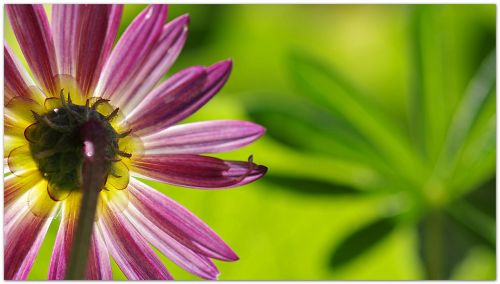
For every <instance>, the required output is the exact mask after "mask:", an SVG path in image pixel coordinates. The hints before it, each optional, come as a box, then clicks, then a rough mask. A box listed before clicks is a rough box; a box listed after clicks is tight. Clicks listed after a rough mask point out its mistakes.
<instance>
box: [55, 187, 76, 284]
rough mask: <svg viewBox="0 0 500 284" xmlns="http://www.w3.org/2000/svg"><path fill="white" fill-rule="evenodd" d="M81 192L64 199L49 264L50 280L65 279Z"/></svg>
mask: <svg viewBox="0 0 500 284" xmlns="http://www.w3.org/2000/svg"><path fill="white" fill-rule="evenodd" d="M80 196H81V195H79V194H71V195H70V196H69V197H68V198H67V199H66V200H64V202H63V205H62V212H61V223H60V225H59V230H58V231H57V237H56V241H55V244H54V249H53V251H52V257H51V259H50V265H49V280H63V279H64V277H65V276H66V268H67V264H68V261H69V254H70V251H71V244H72V242H73V237H74V233H75V226H76V221H77V218H78V208H79V206H80V200H81V199H80Z"/></svg>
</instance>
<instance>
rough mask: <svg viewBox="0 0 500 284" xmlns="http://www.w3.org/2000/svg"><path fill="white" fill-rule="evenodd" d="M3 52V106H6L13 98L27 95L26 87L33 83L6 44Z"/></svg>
mask: <svg viewBox="0 0 500 284" xmlns="http://www.w3.org/2000/svg"><path fill="white" fill-rule="evenodd" d="M3 51H4V54H3V56H4V57H3V58H4V72H5V75H4V76H5V77H4V78H5V84H4V92H5V93H4V94H5V97H4V105H7V104H8V103H9V101H10V100H11V99H12V98H13V97H16V96H23V95H27V92H26V91H27V90H28V87H29V86H32V85H34V84H35V83H33V80H32V79H31V77H30V76H29V74H28V72H27V71H26V69H25V68H24V66H23V65H22V64H21V62H20V61H19V59H18V58H17V56H16V55H15V54H14V52H13V51H12V50H11V49H10V47H9V46H8V45H7V43H6V42H5V43H4V48H3Z"/></svg>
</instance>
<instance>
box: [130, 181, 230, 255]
mask: <svg viewBox="0 0 500 284" xmlns="http://www.w3.org/2000/svg"><path fill="white" fill-rule="evenodd" d="M128 189H129V192H130V194H131V197H130V202H131V204H132V205H133V206H134V207H135V208H137V210H139V212H141V213H142V214H143V215H144V216H145V218H146V219H147V220H149V221H150V222H151V223H153V224H154V225H155V226H157V227H158V228H159V229H161V230H162V231H163V232H165V233H166V234H168V235H169V236H170V237H172V238H174V239H175V240H176V241H178V242H179V243H181V244H182V245H184V246H186V247H188V248H189V249H191V250H193V251H195V252H197V253H199V254H202V255H205V256H207V257H210V258H216V259H221V260H225V261H235V260H238V256H237V255H236V254H235V253H234V252H233V250H232V249H231V248H230V247H229V246H228V245H226V244H225V243H224V241H223V240H222V239H221V238H220V237H219V236H218V235H217V234H216V233H215V232H214V231H213V230H212V229H210V228H209V227H208V226H207V225H206V224H205V223H203V221H201V220H200V219H199V218H198V217H196V216H195V215H193V214H192V213H191V212H189V211H188V210H186V209H185V208H184V207H182V206H181V205H179V204H178V203H176V202H175V201H173V200H172V199H170V198H168V197H167V196H165V195H163V194H161V193H160V192H158V191H156V190H155V189H153V188H151V187H149V186H147V185H146V184H144V183H142V182H140V181H138V180H136V179H131V183H130V186H129V188H128Z"/></svg>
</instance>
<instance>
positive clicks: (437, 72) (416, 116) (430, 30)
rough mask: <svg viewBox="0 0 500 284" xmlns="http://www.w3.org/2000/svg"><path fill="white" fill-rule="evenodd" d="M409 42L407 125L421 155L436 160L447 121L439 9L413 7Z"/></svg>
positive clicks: (442, 42)
mask: <svg viewBox="0 0 500 284" xmlns="http://www.w3.org/2000/svg"><path fill="white" fill-rule="evenodd" d="M412 8H413V9H412V18H411V33H410V35H411V40H412V43H413V44H412V56H411V58H412V59H413V64H412V65H413V66H412V70H414V71H413V74H412V75H413V77H412V89H411V104H410V107H411V108H410V111H411V114H410V117H411V119H410V122H411V124H410V125H411V126H412V130H413V133H412V134H413V136H414V139H415V140H414V141H416V146H417V147H418V149H419V150H420V151H421V153H422V154H424V155H425V156H426V158H427V159H428V160H430V161H433V160H435V159H436V158H437V157H436V156H437V155H438V153H439V152H438V151H439V149H440V146H441V141H442V140H443V136H444V133H445V132H446V126H447V123H448V119H449V113H450V106H449V104H448V102H447V95H446V88H445V82H446V80H445V75H446V72H445V71H446V68H445V65H444V64H445V56H446V55H445V53H444V38H445V37H444V34H445V32H446V31H445V30H444V29H443V28H442V21H443V19H442V8H440V7H434V6H428V5H416V6H414V7H412Z"/></svg>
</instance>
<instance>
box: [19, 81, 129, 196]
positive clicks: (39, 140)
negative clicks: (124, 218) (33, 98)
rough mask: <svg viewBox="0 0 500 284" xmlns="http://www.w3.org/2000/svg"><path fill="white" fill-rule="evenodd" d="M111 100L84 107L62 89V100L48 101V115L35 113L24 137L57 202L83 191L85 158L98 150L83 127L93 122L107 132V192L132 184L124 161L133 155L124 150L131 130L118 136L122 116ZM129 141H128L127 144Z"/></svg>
mask: <svg viewBox="0 0 500 284" xmlns="http://www.w3.org/2000/svg"><path fill="white" fill-rule="evenodd" d="M108 102H109V100H106V99H103V98H91V99H86V101H85V104H84V105H80V104H77V103H74V102H73V101H72V98H71V94H70V93H68V94H67V97H65V95H64V90H61V93H60V98H56V97H51V98H47V99H46V100H45V104H44V105H45V106H46V109H48V110H47V111H46V112H45V113H38V112H36V111H34V110H31V112H32V114H33V117H34V119H35V122H34V123H33V124H31V125H29V126H28V127H27V128H26V129H25V131H24V136H25V137H26V140H28V142H29V151H30V154H31V157H32V159H33V161H34V162H35V163H36V165H37V168H38V170H39V171H40V174H41V176H42V177H43V178H44V179H46V180H47V192H48V193H49V195H50V197H51V198H52V199H53V200H55V201H60V200H64V199H66V198H67V197H68V196H69V194H70V193H71V192H72V191H74V190H79V189H81V188H82V177H81V174H82V164H83V160H84V155H88V156H91V155H93V152H94V151H95V149H93V147H94V146H93V145H90V144H88V142H87V141H84V138H83V133H82V126H83V125H84V124H86V123H87V122H89V121H93V122H97V123H98V124H99V125H100V126H101V127H102V129H104V130H105V131H104V132H103V133H104V136H105V137H102V139H103V141H104V142H105V143H104V149H101V150H102V153H104V157H101V158H102V160H103V161H104V165H103V168H104V169H105V175H106V177H107V180H108V181H109V182H106V184H105V186H104V188H103V189H105V190H110V189H118V190H121V189H124V188H125V187H126V186H127V185H128V174H129V173H128V168H127V166H126V165H125V164H124V163H123V162H122V159H123V158H130V157H131V156H132V153H129V152H126V151H122V150H120V144H123V143H120V142H122V141H125V140H127V137H128V136H129V135H130V133H131V130H127V131H124V132H121V133H118V132H117V130H115V128H114V127H113V125H112V122H113V121H114V120H115V119H116V117H117V116H118V114H119V109H118V108H113V107H112V106H111V105H110V104H109V103H108ZM125 142H128V141H125Z"/></svg>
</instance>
